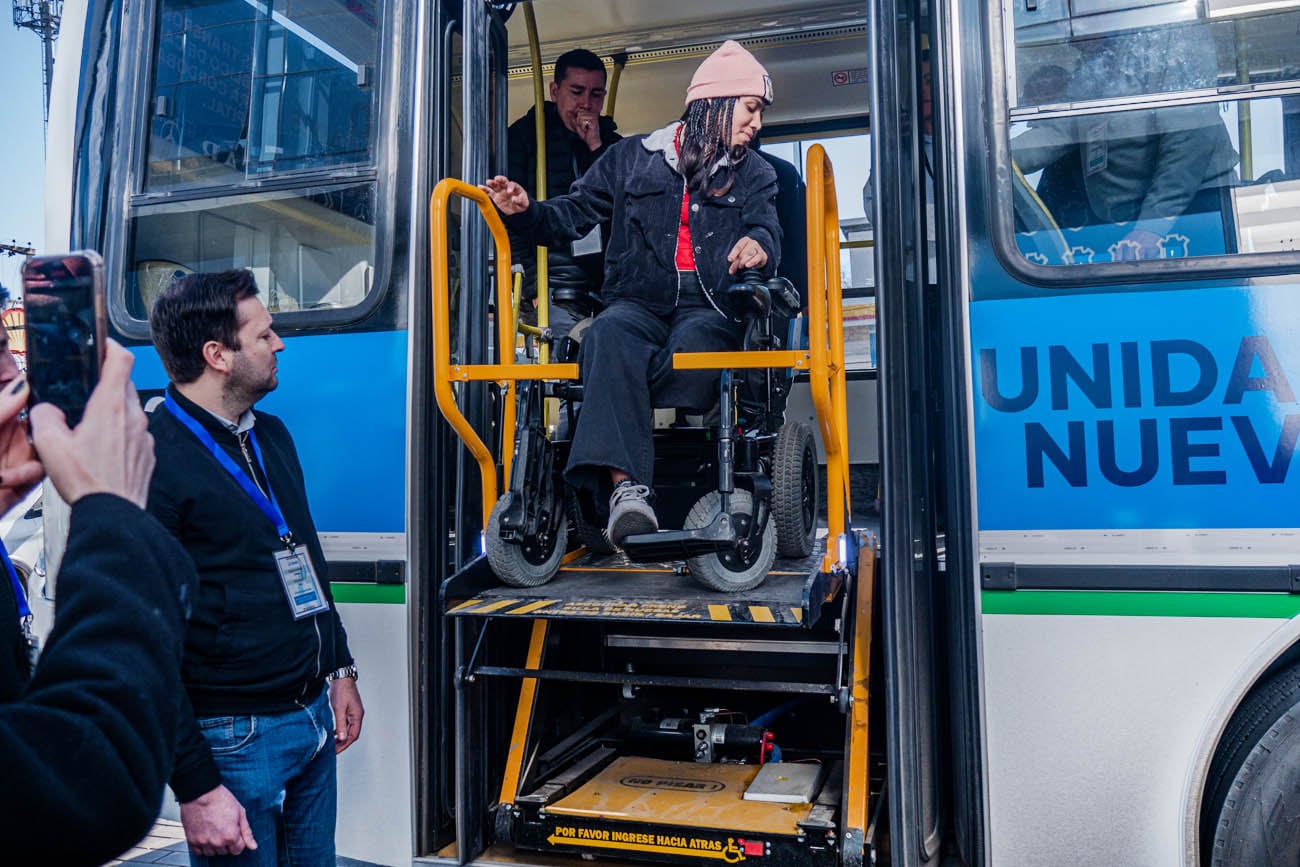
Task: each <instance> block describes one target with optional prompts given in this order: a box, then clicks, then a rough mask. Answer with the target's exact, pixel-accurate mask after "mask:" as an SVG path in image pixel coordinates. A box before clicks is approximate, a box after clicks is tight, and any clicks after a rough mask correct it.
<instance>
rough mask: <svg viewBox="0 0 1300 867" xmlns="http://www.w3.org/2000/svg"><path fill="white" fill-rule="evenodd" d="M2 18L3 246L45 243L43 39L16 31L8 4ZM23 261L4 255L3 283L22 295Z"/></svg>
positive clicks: (0, 182)
mask: <svg viewBox="0 0 1300 867" xmlns="http://www.w3.org/2000/svg"><path fill="white" fill-rule="evenodd" d="M4 6H5V7H6V8H4V9H3V10H0V11H2V12H3V13H4V14H3V15H0V82H3V91H0V92H2V93H3V100H2V102H0V104H3V105H4V109H5V113H4V118H3V121H2V123H3V130H4V131H3V134H0V242H3V243H6V244H8V243H11V242H14V241H17V242H18V243H19V244H29V243H30V244H31V246H33V247H35V248H36V251H37V252H38V253H44V252H53V251H47V250H45V248H44V244H45V222H44V221H45V217H44V213H45V209H44V195H45V192H44V175H45V131H44V129H43V123H44V115H45V108H44V101H45V95H44V93H43V92H42V90H41V40H40V37H39V36H37V35H36V34H35V33H33V32H32V31H30V30H20V29H18V28H17V27H14V26H13V24H12V23H11V22H12V20H13V19H12V18H11V16H10V14H9V8H8V7H9V4H8V3H5V4H4ZM21 266H22V257H21V256H12V257H11V256H3V255H0V284H3V285H4V286H5V287H7V288H8V289H9V291H10V292H11V293H14V294H18V293H19V291H20V289H21V286H20V282H19V268H20V267H21Z"/></svg>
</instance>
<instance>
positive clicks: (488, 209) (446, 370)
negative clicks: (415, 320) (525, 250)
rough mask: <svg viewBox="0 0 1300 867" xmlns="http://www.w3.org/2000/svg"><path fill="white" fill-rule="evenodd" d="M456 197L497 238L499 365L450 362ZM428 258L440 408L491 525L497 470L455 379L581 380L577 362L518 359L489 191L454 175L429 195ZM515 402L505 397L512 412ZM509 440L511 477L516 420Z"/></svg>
mask: <svg viewBox="0 0 1300 867" xmlns="http://www.w3.org/2000/svg"><path fill="white" fill-rule="evenodd" d="M452 196H460V197H461V198H464V199H468V200H470V201H471V202H473V203H474V204H476V205H477V206H478V209H479V212H480V213H481V214H482V215H483V219H484V220H485V221H486V222H487V225H488V230H489V231H491V233H492V243H493V246H494V248H495V250H496V310H497V316H496V320H497V322H496V324H497V343H496V346H497V360H496V363H494V364H452V363H451V274H450V266H449V264H448V256H447V249H448V244H447V241H448V239H447V224H448V216H449V213H450V209H449V207H448V205H449V202H450V200H451V197H452ZM429 236H430V237H429V259H430V273H431V274H432V290H431V291H432V296H433V297H432V310H433V393H434V398H435V400H436V401H437V403H438V409H439V410H440V411H441V412H442V414H443V417H444V418H446V419H447V422H448V423H449V424H450V425H451V426H452V429H453V430H455V431H456V435H457V436H459V437H460V439H461V441H462V442H464V443H465V447H466V448H467V449H469V452H470V454H471V455H473V457H474V461H475V462H476V463H477V464H478V469H479V476H480V484H481V486H482V491H483V526H484V527H486V526H487V522H488V517H489V516H490V514H491V512H492V506H493V505H495V504H496V501H497V473H496V464H495V462H494V461H493V459H492V453H491V451H490V450H489V449H488V447H487V446H486V445H484V444H483V440H482V439H481V438H480V437H479V435H478V433H477V432H476V431H475V430H474V426H473V425H471V424H470V423H469V420H468V419H467V418H465V415H464V413H462V412H461V411H460V407H459V406H457V404H456V395H455V392H454V391H453V390H452V382H453V381H459V382H471V381H481V380H490V381H494V382H499V383H502V384H503V385H504V384H505V383H509V382H517V381H519V380H528V379H577V378H578V365H576V364H516V363H515V322H514V315H513V304H512V299H511V276H510V241H509V239H508V238H507V236H506V227H505V224H503V223H502V222H501V216H500V215H499V214H498V213H497V209H496V207H495V206H494V205H493V204H492V200H491V199H489V198H488V195H487V193H485V192H483V191H482V190H480V189H479V188H478V187H476V186H474V185H473V184H467V183H465V182H464V181H459V180H456V179H455V178H444V179H443V180H441V181H439V182H438V185H437V186H436V187H434V188H433V195H432V196H430V198H429ZM512 403H513V401H512V400H511V399H509V398H507V399H506V405H507V408H508V412H512V411H513V410H510V409H509V407H510V406H511V404H512ZM504 436H505V437H506V439H507V442H506V443H505V444H504V445H503V448H502V452H503V454H504V456H505V457H504V459H503V461H502V465H503V467H504V469H505V471H506V476H505V477H506V478H507V479H508V478H509V477H510V476H509V471H510V466H509V464H510V457H511V452H512V448H511V447H512V445H513V441H512V440H510V439H509V438H510V437H513V436H514V431H513V425H511V426H510V428H507V429H506V430H505V432H504Z"/></svg>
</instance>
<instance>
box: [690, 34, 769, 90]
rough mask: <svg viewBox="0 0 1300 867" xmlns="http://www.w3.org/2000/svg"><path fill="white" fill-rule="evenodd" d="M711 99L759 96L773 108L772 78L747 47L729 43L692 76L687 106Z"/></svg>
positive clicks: (722, 46)
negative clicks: (716, 97)
mask: <svg viewBox="0 0 1300 867" xmlns="http://www.w3.org/2000/svg"><path fill="white" fill-rule="evenodd" d="M711 96H756V97H758V98H759V99H761V100H763V101H764V102H766V103H768V104H771V102H772V78H771V77H770V76H769V75H768V74H767V70H766V69H764V68H763V64H761V63H759V62H758V60H757V59H756V58H755V57H754V55H752V54H750V53H749V52H748V51H746V50H745V48H744V46H742V45H741V44H740V43H739V42H736V41H735V40H734V39H728V40H727V41H726V42H724V43H722V45H721V46H719V48H718V50H717V51H715V52H713V53H712V54H710V55H709V56H708V57H707V58H705V60H704V62H703V63H701V64H700V67H699V69H697V70H695V75H693V76H691V86H690V87H688V88H686V104H687V105H690V104H691V103H692V102H695V100H697V99H708V98H709V97H711Z"/></svg>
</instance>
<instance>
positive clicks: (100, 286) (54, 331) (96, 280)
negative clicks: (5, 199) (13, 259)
mask: <svg viewBox="0 0 1300 867" xmlns="http://www.w3.org/2000/svg"><path fill="white" fill-rule="evenodd" d="M23 310H24V313H25V322H26V326H25V327H26V331H27V382H28V384H29V385H30V386H31V390H32V391H31V395H32V396H31V402H32V403H40V402H44V401H48V402H49V403H52V404H54V405H55V406H57V407H59V409H61V410H63V412H64V415H66V416H67V417H68V426H69V427H73V426H75V425H76V424H77V423H78V422H79V421H81V416H82V413H84V412H85V410H86V401H88V400H89V399H90V393H91V392H92V391H94V389H95V385H96V383H98V382H99V368H100V365H101V364H103V362H104V350H105V345H106V344H105V340H106V337H107V334H106V332H107V328H108V323H107V314H106V312H105V306H104V260H103V259H101V258H100V257H99V254H98V253H95V252H93V251H90V250H83V251H79V252H76V253H66V254H63V255H60V256H37V257H35V258H32V259H28V260H27V262H26V263H25V264H24V265H23Z"/></svg>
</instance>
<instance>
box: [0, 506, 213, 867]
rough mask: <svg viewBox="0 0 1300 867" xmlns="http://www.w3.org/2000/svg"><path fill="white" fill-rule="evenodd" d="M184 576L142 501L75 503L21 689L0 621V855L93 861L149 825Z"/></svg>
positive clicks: (157, 789)
mask: <svg viewBox="0 0 1300 867" xmlns="http://www.w3.org/2000/svg"><path fill="white" fill-rule="evenodd" d="M0 580H6V583H7V579H2V578H0ZM195 580H196V579H195V574H194V564H193V563H192V562H191V560H190V558H189V555H187V554H186V553H185V551H184V549H183V548H181V546H180V545H179V544H178V543H177V542H176V540H175V539H173V538H172V536H171V534H169V533H167V532H166V531H165V530H164V529H163V528H162V526H161V525H160V524H159V523H158V522H157V521H156V520H155V519H154V518H153V517H151V516H150V515H149V514H148V513H147V512H145V511H144V510H143V509H140V508H137V507H136V506H134V505H132V504H131V503H128V502H127V501H126V500H123V499H121V498H119V497H115V496H113V495H111V494H90V495H87V496H85V497H82V498H81V499H80V500H78V501H77V502H76V504H75V505H73V507H72V516H71V521H70V522H69V531H68V548H67V551H66V553H65V554H64V557H63V563H62V567H61V568H60V570H59V578H58V618H57V620H56V621H55V624H54V629H53V631H52V632H51V633H50V636H49V639H48V640H47V642H46V646H45V649H44V652H43V653H42V654H41V658H40V662H39V663H38V665H37V666H36V670H35V673H34V674H33V675H32V679H31V681H30V682H29V683H28V684H27V686H26V688H25V689H24V690H22V691H21V692H19V691H18V686H17V684H18V683H19V682H20V681H21V680H22V679H23V677H22V675H21V674H20V673H19V672H16V671H13V670H10V667H11V666H13V665H14V662H13V660H12V659H11V654H9V653H8V650H9V648H10V647H12V646H13V644H14V642H15V641H16V640H17V634H16V633H17V630H18V625H17V619H16V618H14V617H10V616H7V614H6V616H4V617H3V618H2V619H0V647H3V648H4V649H5V651H6V652H5V653H4V654H0V668H2V669H4V670H3V671H0V684H3V690H4V691H3V693H0V831H3V834H4V841H5V842H4V851H5V859H6V861H5V863H10V864H60V865H77V864H86V865H95V864H102V863H104V862H105V861H107V860H109V859H110V858H112V857H114V856H115V855H118V854H120V853H121V852H123V851H125V850H126V849H127V848H129V847H130V846H131V845H133V844H134V843H135V842H136V841H137V840H139V839H140V838H141V837H143V836H144V835H145V833H147V832H148V830H149V828H150V827H151V826H152V825H153V823H154V820H155V819H156V818H157V816H158V811H159V808H160V807H161V804H162V794H163V784H164V783H165V782H166V780H167V777H168V774H170V773H171V766H172V752H173V748H174V746H175V743H176V730H177V720H178V717H179V709H180V700H181V697H182V695H183V693H182V687H181V679H180V660H181V646H182V644H183V642H184V638H185V615H184V609H183V606H184V604H185V602H184V600H186V599H187V598H188V596H189V594H190V593H192V591H193V582H194V581H195Z"/></svg>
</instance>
